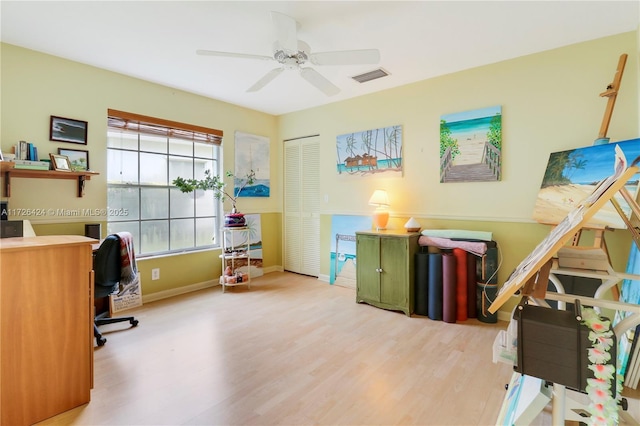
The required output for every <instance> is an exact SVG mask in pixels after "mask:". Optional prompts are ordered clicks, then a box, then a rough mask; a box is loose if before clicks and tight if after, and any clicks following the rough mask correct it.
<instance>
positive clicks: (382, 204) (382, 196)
mask: <svg viewBox="0 0 640 426" xmlns="http://www.w3.org/2000/svg"><path fill="white" fill-rule="evenodd" d="M369 205H371V206H376V210H375V212H373V225H374V226H375V227H376V229H377V230H381V229H386V228H387V223H388V222H389V212H388V211H387V210H386V208H387V207H389V196H388V195H387V191H385V190H383V189H376V190H375V191H374V192H373V195H372V196H371V198H369Z"/></svg>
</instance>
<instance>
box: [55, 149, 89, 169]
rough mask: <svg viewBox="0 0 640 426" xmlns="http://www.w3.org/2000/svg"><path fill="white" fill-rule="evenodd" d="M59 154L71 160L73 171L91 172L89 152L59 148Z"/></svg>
mask: <svg viewBox="0 0 640 426" xmlns="http://www.w3.org/2000/svg"><path fill="white" fill-rule="evenodd" d="M58 154H59V155H64V156H65V157H67V158H68V159H69V163H70V164H71V170H73V171H74V172H82V171H86V170H89V151H85V150H82V149H67V148H58Z"/></svg>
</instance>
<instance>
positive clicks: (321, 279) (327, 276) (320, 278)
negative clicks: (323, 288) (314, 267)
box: [318, 274, 331, 283]
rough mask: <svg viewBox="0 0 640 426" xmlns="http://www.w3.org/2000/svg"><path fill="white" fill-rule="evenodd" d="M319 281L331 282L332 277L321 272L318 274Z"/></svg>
mask: <svg viewBox="0 0 640 426" xmlns="http://www.w3.org/2000/svg"><path fill="white" fill-rule="evenodd" d="M318 281H322V282H323V283H329V282H331V279H330V277H329V275H323V274H320V275H319V276H318Z"/></svg>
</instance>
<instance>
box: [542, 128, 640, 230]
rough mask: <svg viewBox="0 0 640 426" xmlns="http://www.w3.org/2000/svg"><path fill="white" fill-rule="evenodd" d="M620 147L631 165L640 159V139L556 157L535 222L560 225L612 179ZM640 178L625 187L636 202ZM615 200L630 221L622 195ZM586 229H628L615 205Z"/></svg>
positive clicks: (551, 159)
mask: <svg viewBox="0 0 640 426" xmlns="http://www.w3.org/2000/svg"><path fill="white" fill-rule="evenodd" d="M616 145H619V146H620V148H621V149H622V151H623V152H624V155H625V157H626V158H627V159H628V161H629V163H631V162H632V161H633V160H634V159H635V158H637V157H638V156H640V139H631V140H628V141H622V142H616V143H609V144H604V145H593V146H588V147H585V148H577V149H572V150H568V151H561V152H554V153H552V154H551V155H550V156H549V162H548V163H547V168H546V171H545V174H544V178H543V180H542V185H541V187H540V191H539V192H538V197H537V198H536V204H535V207H534V210H533V218H534V219H535V220H536V221H538V222H540V223H546V224H552V225H555V224H558V223H559V222H560V221H561V220H562V219H563V218H564V217H565V216H566V215H567V214H568V213H569V212H570V211H571V210H573V209H574V208H575V207H576V206H577V205H579V204H580V202H581V201H582V200H584V199H585V198H586V197H587V196H588V195H589V194H590V193H591V192H592V191H593V189H594V188H595V187H596V185H597V184H598V182H600V181H601V180H602V179H604V178H606V177H607V176H609V175H611V173H612V172H613V166H614V158H615V156H614V148H615V146H616ZM639 178H640V175H636V176H634V177H633V178H632V179H630V180H629V181H628V182H627V184H626V185H625V188H626V189H627V191H629V193H630V194H631V195H632V196H633V197H634V198H636V196H637V190H638V180H639ZM615 197H616V200H618V201H619V202H620V205H621V207H622V208H623V210H624V211H625V214H626V215H627V217H630V215H631V209H630V208H629V206H628V204H627V203H625V202H624V201H622V197H621V195H620V194H616V196H615ZM586 227H591V228H603V227H610V228H617V229H624V228H625V227H626V226H625V223H624V222H623V220H622V218H621V217H620V215H619V214H618V213H617V212H616V210H615V208H614V206H613V204H612V203H607V204H606V205H605V206H603V207H602V209H600V211H598V212H597V213H596V214H595V215H594V216H593V217H592V218H591V220H590V221H589V223H588V224H586Z"/></svg>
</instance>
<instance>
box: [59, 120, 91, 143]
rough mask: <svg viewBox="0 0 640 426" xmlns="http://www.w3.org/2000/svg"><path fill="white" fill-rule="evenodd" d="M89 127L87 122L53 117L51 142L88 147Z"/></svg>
mask: <svg viewBox="0 0 640 426" xmlns="http://www.w3.org/2000/svg"><path fill="white" fill-rule="evenodd" d="M88 127H89V125H88V123H87V122H86V121H80V120H73V119H71V118H63V117H56V116H54V115H52V116H51V122H50V126H49V140H52V141H56V142H70V143H79V144H83V145H86V144H87V129H88Z"/></svg>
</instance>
